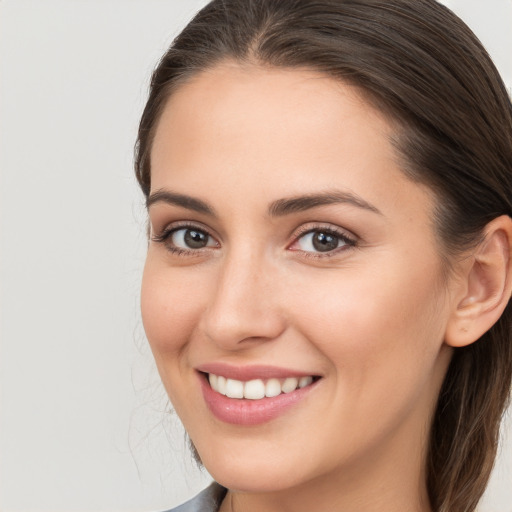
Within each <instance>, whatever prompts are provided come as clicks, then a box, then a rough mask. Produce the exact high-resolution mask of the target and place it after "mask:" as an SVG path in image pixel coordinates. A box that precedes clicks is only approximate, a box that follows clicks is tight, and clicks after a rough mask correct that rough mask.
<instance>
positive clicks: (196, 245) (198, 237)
mask: <svg viewBox="0 0 512 512" xmlns="http://www.w3.org/2000/svg"><path fill="white" fill-rule="evenodd" d="M185 243H186V244H187V245H188V246H189V247H190V248H191V249H201V248H202V247H206V244H207V243H208V235H207V234H206V233H202V232H201V231H196V230H194V229H187V231H185Z"/></svg>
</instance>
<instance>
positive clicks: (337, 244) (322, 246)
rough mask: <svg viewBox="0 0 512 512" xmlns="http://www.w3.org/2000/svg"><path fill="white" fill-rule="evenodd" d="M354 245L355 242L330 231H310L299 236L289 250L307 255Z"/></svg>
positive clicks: (343, 235)
mask: <svg viewBox="0 0 512 512" xmlns="http://www.w3.org/2000/svg"><path fill="white" fill-rule="evenodd" d="M355 244H356V242H355V240H353V239H351V238H349V237H348V236H346V235H345V234H342V233H337V232H336V231H334V230H332V229H311V230H309V231H307V232H306V233H304V234H303V235H301V236H299V237H298V238H297V239H296V241H295V242H294V243H293V245H292V246H291V247H290V249H292V250H296V251H303V252H309V253H329V252H333V251H336V250H337V249H342V248H343V247H346V246H349V247H352V246H354V245H355Z"/></svg>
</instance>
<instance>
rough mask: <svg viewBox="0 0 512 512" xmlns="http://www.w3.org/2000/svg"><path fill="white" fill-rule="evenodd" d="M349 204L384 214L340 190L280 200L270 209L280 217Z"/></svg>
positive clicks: (275, 215)
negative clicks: (320, 207)
mask: <svg viewBox="0 0 512 512" xmlns="http://www.w3.org/2000/svg"><path fill="white" fill-rule="evenodd" d="M339 203H347V204H351V205H353V206H356V207H358V208H362V209H363V210H368V211H371V212H373V213H377V214H379V215H382V212H381V211H380V210H379V209H378V208H377V207H376V206H373V205H372V204H370V203H368V202H367V201H365V200H364V199H363V198H362V197H359V196H358V195H356V194H354V193H352V192H344V191H340V190H329V191H327V192H321V193H319V194H308V195H304V196H297V197H290V198H288V199H278V200H277V201H274V202H273V203H272V204H271V205H270V207H269V214H270V215H271V216H272V217H280V216H283V215H289V214H291V213H297V212H303V211H306V210H310V209H311V208H316V207H317V206H324V205H329V204H339Z"/></svg>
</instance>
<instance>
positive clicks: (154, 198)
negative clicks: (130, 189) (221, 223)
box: [146, 189, 217, 217]
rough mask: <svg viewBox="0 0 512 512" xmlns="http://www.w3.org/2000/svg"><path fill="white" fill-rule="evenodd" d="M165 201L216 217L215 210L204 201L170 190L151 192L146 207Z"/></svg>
mask: <svg viewBox="0 0 512 512" xmlns="http://www.w3.org/2000/svg"><path fill="white" fill-rule="evenodd" d="M160 202H162V203H166V204H171V205H175V206H181V207H182V208H186V209H187V210H193V211H195V212H198V213H204V214H206V215H210V216H212V217H216V216H217V215H216V213H215V210H214V208H213V207H212V206H210V205H209V204H208V203H207V202H206V201H202V200H201V199H197V198H195V197H192V196H188V195H186V194H177V193H176V192H170V191H169V190H162V189H161V190H157V191H156V192H153V193H152V194H151V195H150V196H149V197H148V198H147V200H146V208H148V209H149V207H150V206H151V205H153V204H155V203H160Z"/></svg>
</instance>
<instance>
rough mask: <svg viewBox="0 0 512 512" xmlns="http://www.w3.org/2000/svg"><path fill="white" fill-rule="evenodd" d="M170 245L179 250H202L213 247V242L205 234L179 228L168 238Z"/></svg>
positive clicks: (214, 244)
mask: <svg viewBox="0 0 512 512" xmlns="http://www.w3.org/2000/svg"><path fill="white" fill-rule="evenodd" d="M169 238H170V241H171V243H172V245H173V246H174V247H177V248H180V249H185V250H187V249H189V250H190V249H192V250H193V249H203V248H204V247H215V246H216V242H215V240H214V239H213V238H212V237H211V236H210V235H209V234H208V233H206V232H204V231H201V230H199V229H194V228H180V229H176V230H175V231H173V232H172V233H171V236H170V237H169Z"/></svg>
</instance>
